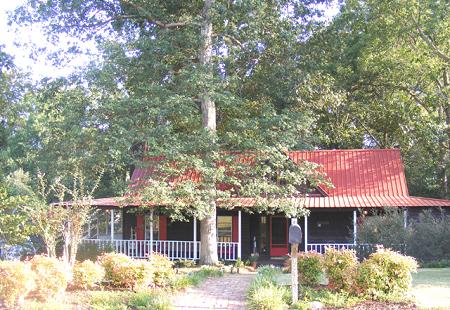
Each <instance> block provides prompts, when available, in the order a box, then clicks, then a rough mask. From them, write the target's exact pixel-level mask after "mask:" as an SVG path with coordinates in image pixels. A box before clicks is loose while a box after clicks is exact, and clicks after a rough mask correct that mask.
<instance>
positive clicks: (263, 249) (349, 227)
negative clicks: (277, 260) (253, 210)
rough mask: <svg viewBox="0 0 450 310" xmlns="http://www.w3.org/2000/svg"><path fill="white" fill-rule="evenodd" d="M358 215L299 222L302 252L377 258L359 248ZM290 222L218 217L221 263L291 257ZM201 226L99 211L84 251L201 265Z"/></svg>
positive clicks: (236, 213) (323, 214) (326, 214)
mask: <svg viewBox="0 0 450 310" xmlns="http://www.w3.org/2000/svg"><path fill="white" fill-rule="evenodd" d="M357 220H358V214H357V210H348V209H343V210H314V209H313V210H311V212H310V215H309V216H307V217H304V218H302V219H299V223H300V225H301V227H302V231H303V242H302V245H301V246H300V250H301V251H316V252H320V253H324V252H325V248H326V247H333V248H345V249H355V250H357V251H361V250H363V251H364V252H371V251H372V249H371V246H370V245H358V244H357V243H356V229H357V225H356V223H357ZM289 223H290V220H289V219H288V218H286V217H284V216H281V215H265V214H249V213H246V212H242V210H240V209H237V210H221V209H219V210H218V212H217V238H218V241H217V250H218V256H219V259H220V260H224V261H236V260H237V259H247V258H248V257H250V255H251V254H252V253H258V255H259V257H261V258H262V259H265V258H269V259H270V258H273V257H283V256H286V255H287V254H288V253H289V244H288V227H289ZM199 226H200V225H199V221H197V220H196V219H195V218H192V219H190V220H188V221H185V222H176V221H171V220H169V218H168V217H167V216H166V215H164V214H162V213H161V214H158V213H156V212H149V213H148V214H138V213H134V212H128V211H127V209H119V208H110V209H99V211H98V213H97V215H96V217H94V218H93V221H91V222H90V223H89V225H88V227H87V233H86V236H85V238H84V239H83V240H82V244H84V245H95V246H96V247H97V248H99V249H105V250H110V251H111V250H113V251H115V252H117V253H123V254H126V255H128V256H130V257H133V258H146V257H148V255H150V254H151V253H152V252H153V253H159V254H162V255H165V256H167V257H168V258H170V259H171V260H178V259H188V260H198V259H199V257H200V249H201V246H202V244H201V240H200V236H199V233H198V231H199Z"/></svg>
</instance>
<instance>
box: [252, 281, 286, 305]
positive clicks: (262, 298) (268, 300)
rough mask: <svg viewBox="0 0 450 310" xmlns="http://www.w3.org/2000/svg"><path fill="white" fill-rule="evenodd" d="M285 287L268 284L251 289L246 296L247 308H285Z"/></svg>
mask: <svg viewBox="0 0 450 310" xmlns="http://www.w3.org/2000/svg"><path fill="white" fill-rule="evenodd" d="M287 293H288V292H287V288H284V287H280V286H276V285H269V286H263V287H260V288H258V289H256V290H253V292H252V294H250V295H249V296H248V308H249V309H254V310H282V309H287V304H286V302H285V296H286V294H287Z"/></svg>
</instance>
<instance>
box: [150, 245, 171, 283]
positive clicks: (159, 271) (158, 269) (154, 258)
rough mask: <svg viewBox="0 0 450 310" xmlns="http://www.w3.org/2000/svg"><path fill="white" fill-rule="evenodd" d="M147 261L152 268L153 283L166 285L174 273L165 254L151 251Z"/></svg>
mask: <svg viewBox="0 0 450 310" xmlns="http://www.w3.org/2000/svg"><path fill="white" fill-rule="evenodd" d="M148 261H149V262H150V264H151V266H152V268H153V270H154V271H153V283H154V284H155V285H156V286H159V287H164V286H167V285H168V284H169V283H170V282H171V280H172V278H173V277H174V275H175V271H174V270H173V263H172V262H171V261H170V259H169V258H168V257H167V256H164V255H162V254H158V253H152V255H150V256H149V258H148Z"/></svg>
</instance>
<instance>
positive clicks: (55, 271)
mask: <svg viewBox="0 0 450 310" xmlns="http://www.w3.org/2000/svg"><path fill="white" fill-rule="evenodd" d="M30 263H31V269H32V270H33V271H34V273H35V282H36V290H35V293H36V295H37V296H38V297H39V298H40V299H43V300H47V299H49V298H54V297H59V296H61V295H62V294H63V293H64V291H65V290H66V288H67V284H68V283H69V281H70V280H71V278H72V274H71V273H70V272H69V270H70V267H69V266H68V265H67V264H65V263H64V262H62V261H60V260H58V259H56V258H50V257H47V256H41V255H36V256H34V257H33V258H32V259H31V260H30Z"/></svg>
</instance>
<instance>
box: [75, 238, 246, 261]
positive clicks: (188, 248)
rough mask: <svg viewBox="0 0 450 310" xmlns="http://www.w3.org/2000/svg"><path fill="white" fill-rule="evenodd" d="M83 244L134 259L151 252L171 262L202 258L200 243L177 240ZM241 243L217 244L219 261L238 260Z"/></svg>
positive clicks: (110, 241)
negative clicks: (151, 243) (165, 257)
mask: <svg viewBox="0 0 450 310" xmlns="http://www.w3.org/2000/svg"><path fill="white" fill-rule="evenodd" d="M82 244H92V245H95V246H96V247H97V248H98V249H100V250H113V251H114V252H116V253H122V254H125V255H128V256H130V257H132V258H147V257H148V255H149V254H150V252H151V251H152V252H154V253H159V254H162V255H165V256H167V257H168V258H169V259H171V260H175V259H190V260H197V259H199V258H200V246H201V242H200V241H195V242H194V241H177V240H153V245H152V246H150V240H108V239H105V240H103V239H83V240H82ZM238 248H239V242H217V252H218V256H219V259H223V260H237V258H238Z"/></svg>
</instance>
